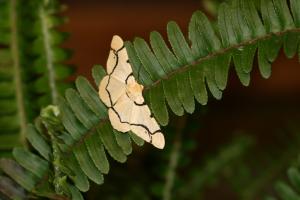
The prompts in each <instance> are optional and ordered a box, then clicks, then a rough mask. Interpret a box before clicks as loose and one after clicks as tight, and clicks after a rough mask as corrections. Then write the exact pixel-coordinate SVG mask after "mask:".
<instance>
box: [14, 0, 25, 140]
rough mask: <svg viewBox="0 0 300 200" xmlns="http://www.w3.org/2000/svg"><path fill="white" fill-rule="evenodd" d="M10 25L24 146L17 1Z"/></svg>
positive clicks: (21, 135)
mask: <svg viewBox="0 0 300 200" xmlns="http://www.w3.org/2000/svg"><path fill="white" fill-rule="evenodd" d="M10 25H11V54H12V58H13V71H14V82H15V87H16V98H17V107H18V115H19V120H20V141H21V143H22V144H23V145H26V135H25V134H26V126H27V118H26V116H27V115H26V109H25V102H24V94H23V89H22V75H21V72H22V70H21V65H20V54H19V49H20V48H19V38H18V16H17V0H11V5H10Z"/></svg>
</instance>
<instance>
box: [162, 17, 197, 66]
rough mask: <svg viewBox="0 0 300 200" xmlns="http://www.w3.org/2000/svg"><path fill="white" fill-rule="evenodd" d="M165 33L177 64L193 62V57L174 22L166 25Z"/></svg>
mask: <svg viewBox="0 0 300 200" xmlns="http://www.w3.org/2000/svg"><path fill="white" fill-rule="evenodd" d="M167 33H168V38H169V42H170V44H171V46H172V49H173V51H174V53H175V55H176V57H177V59H178V61H179V63H180V64H182V65H184V64H187V63H190V62H193V61H194V55H193V54H192V51H191V49H190V47H189V45H188V44H187V42H186V40H185V38H184V36H183V33H182V32H181V30H180V28H179V26H178V25H177V24H176V22H173V21H171V22H169V23H168V25H167Z"/></svg>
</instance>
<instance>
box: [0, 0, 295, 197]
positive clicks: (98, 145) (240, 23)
mask: <svg viewBox="0 0 300 200" xmlns="http://www.w3.org/2000/svg"><path fill="white" fill-rule="evenodd" d="M50 2H51V1H50ZM290 4H291V8H293V9H292V10H291V11H290V10H289V7H288V5H287V1H285V0H262V1H261V7H260V10H257V8H256V7H255V6H254V5H253V4H252V2H251V1H246V0H233V1H232V3H230V4H227V3H224V4H222V6H221V7H220V10H219V17H218V23H217V24H218V26H217V28H215V27H214V26H213V25H212V24H211V23H210V21H209V20H208V19H207V17H206V16H205V15H204V14H203V13H201V12H200V11H197V12H195V14H194V15H193V16H192V18H191V22H190V25H189V42H187V40H186V39H185V37H184V35H183V33H182V32H181V30H180V28H179V26H178V25H177V24H176V23H175V22H170V23H169V24H168V27H167V33H168V39H169V42H170V45H171V47H172V50H170V49H169V48H168V45H167V44H166V43H165V42H164V41H163V39H162V36H161V35H160V34H159V33H157V32H153V33H151V35H150V44H151V48H150V47H149V45H148V44H147V43H146V42H145V41H144V40H143V39H141V38H136V39H135V40H134V42H133V43H131V42H126V49H127V51H128V54H129V58H130V62H131V64H132V67H133V72H134V75H135V77H136V79H137V80H138V81H139V82H140V83H142V84H143V85H145V86H146V89H145V97H146V99H147V101H148V103H149V105H150V107H151V110H152V112H153V113H154V116H155V117H156V119H157V120H158V121H159V123H160V124H161V125H167V124H168V121H169V114H168V109H167V104H168V106H169V107H170V109H171V110H172V111H173V112H174V113H175V114H176V115H179V116H181V115H183V114H184V112H185V111H186V112H188V113H193V112H194V110H195V100H194V99H196V100H197V101H198V102H199V103H201V104H206V103H207V100H208V91H207V90H209V91H210V92H211V94H212V95H213V96H214V97H215V98H216V99H221V97H222V92H223V90H224V89H225V88H226V85H227V78H228V73H229V69H230V64H231V63H233V65H234V66H235V71H236V72H237V75H238V77H239V78H240V80H241V82H242V84H243V85H248V84H249V82H250V72H251V70H252V67H253V59H254V57H255V53H256V52H257V55H258V62H259V69H260V72H261V74H262V76H263V77H265V78H267V77H269V76H270V74H271V63H272V62H273V61H274V60H275V59H276V57H277V54H278V51H279V50H280V48H281V47H282V45H283V46H284V49H285V52H286V54H287V55H288V57H291V56H293V55H294V54H296V52H297V51H299V32H300V29H299V28H300V23H299V22H300V18H299V16H300V14H299V12H300V3H299V1H297V0H290ZM275 10H276V12H275ZM228 11H229V12H228ZM260 14H261V15H260ZM260 16H262V18H261V17H260ZM43 17H45V16H43ZM56 21H57V20H53V23H54V24H56ZM41 27H44V26H41ZM41 30H44V29H43V28H42V29H41ZM50 30H51V29H50ZM42 32H43V31H42ZM50 32H51V31H49V32H48V34H49V33H50ZM43 33H44V32H43ZM288 34H292V35H293V38H294V42H291V39H290V38H289V36H287V35H288ZM48 36H49V35H48ZM53 37H54V36H53ZM54 38H55V37H54ZM59 38H61V37H59ZM35 39H36V43H37V44H36V45H35V46H36V47H37V48H38V49H40V50H41V49H42V50H43V51H47V50H49V47H53V46H55V47H57V46H56V45H55V44H56V42H54V43H51V42H49V41H48V42H49V43H47V42H46V43H45V42H39V41H44V40H45V39H46V37H45V35H43V38H35ZM57 40H58V41H60V39H57ZM55 41H56V40H55ZM51 44H54V45H53V46H51ZM41 45H45V46H44V47H45V48H39V47H40V46H41ZM47 46H48V47H47ZM56 50H57V49H56V48H54V51H53V54H52V56H53V57H52V56H51V55H50V56H49V52H48V53H47V52H46V55H48V56H46V57H43V56H40V55H38V56H37V57H38V59H37V60H36V66H41V65H39V64H38V63H43V64H44V65H45V66H48V68H47V69H43V70H40V71H41V72H43V71H44V72H47V71H48V70H49V69H50V68H51V69H52V67H50V68H49V66H50V65H49V62H50V63H52V64H51V65H52V66H55V64H56V63H57V62H61V61H62V60H64V59H65V58H66V54H65V53H61V51H60V50H58V51H56ZM37 52H39V51H36V53H37ZM51 60H52V61H51ZM52 72H53V71H52ZM105 75H106V72H105V71H104V69H103V67H101V66H95V67H94V68H93V77H94V80H95V84H96V85H97V86H98V85H99V82H100V80H101V79H102V78H103V77H104V76H105ZM51 79H52V80H50V79H49V82H52V86H53V83H54V82H53V77H52V78H51ZM45 80H47V79H43V76H41V79H39V80H38V81H40V82H47V81H45ZM38 81H37V82H35V84H36V85H38V83H39V82H38ZM50 85H51V84H50ZM50 88H51V86H50ZM38 91H40V92H41V93H44V92H47V91H49V90H48V89H46V90H43V89H42V88H38ZM48 94H51V93H49V92H48ZM53 96H55V95H52V97H53ZM58 105H59V112H60V115H59V116H58V115H55V114H54V115H53V116H54V117H53V116H52V117H53V118H52V117H50V120H49V119H48V118H47V117H46V118H45V116H42V118H43V120H44V121H43V123H44V125H45V126H46V128H47V131H46V137H45V134H44V135H43V131H41V130H39V127H38V126H35V127H33V126H31V128H30V129H28V130H27V131H28V132H30V131H31V132H32V131H33V132H34V133H29V134H27V135H28V139H29V141H30V142H31V144H32V146H33V147H34V148H36V149H37V152H39V154H40V155H39V156H37V155H35V154H33V153H31V152H28V151H26V150H21V149H16V150H15V151H14V157H15V159H16V160H17V161H18V163H19V164H20V166H22V169H23V170H24V172H23V171H22V173H20V174H18V175H14V174H12V172H11V171H10V170H9V169H8V168H9V167H7V166H5V164H4V166H1V168H2V169H3V171H4V172H5V173H6V174H8V175H9V176H11V177H12V178H13V179H14V180H15V181H16V182H18V183H19V184H20V185H21V186H22V187H24V188H25V189H26V190H27V191H29V192H32V193H35V194H37V195H41V196H46V195H49V194H52V193H53V192H56V193H62V194H63V195H66V196H68V197H72V198H73V197H74V198H75V195H77V194H80V193H79V191H82V192H85V191H87V190H88V189H89V187H90V185H89V181H88V180H91V181H93V182H95V183H96V184H102V183H103V181H104V176H103V174H107V173H108V172H109V168H110V167H109V159H108V155H107V154H109V155H110V157H112V158H113V159H115V160H116V161H118V162H121V163H124V162H126V160H127V156H128V155H129V154H130V153H131V152H132V141H134V142H135V143H137V144H139V145H141V144H142V143H143V141H142V140H141V139H138V138H137V137H136V136H134V135H133V134H130V133H118V132H116V131H115V130H113V128H112V126H111V124H110V122H109V120H108V116H107V108H106V107H105V106H104V104H103V103H102V102H101V101H100V99H99V97H98V93H97V91H96V90H95V89H94V87H93V86H92V85H91V84H90V83H89V82H88V81H87V79H85V78H83V77H79V78H78V79H77V80H76V89H68V90H67V91H66V92H65V98H61V99H59V100H58ZM53 112H54V111H53ZM52 120H53V121H52ZM53 124H54V126H53ZM47 136H48V137H49V136H50V138H47ZM35 137H38V139H34V138H35ZM44 137H45V138H47V140H45V139H44ZM36 141H40V142H36ZM42 141H43V142H42ZM42 144H43V145H42ZM50 151H51V153H50ZM21 155H26V156H27V157H28V159H29V160H24V156H21ZM28 161H30V162H28ZM3 162H5V161H3ZM8 163H13V164H11V165H19V164H16V163H15V161H8ZM33 169H35V170H33ZM24 174H25V175H24ZM53 174H54V175H53ZM45 176H52V179H50V180H51V181H52V182H51V183H52V184H53V185H55V187H54V188H53V187H52V188H50V189H49V188H48V189H46V191H45V192H43V193H37V192H35V191H39V189H37V190H35V188H36V187H37V186H39V185H41V184H40V183H43V184H46V183H44V181H42V180H43V177H45ZM40 181H41V182H40ZM53 185H51V186H53ZM73 185H74V186H73Z"/></svg>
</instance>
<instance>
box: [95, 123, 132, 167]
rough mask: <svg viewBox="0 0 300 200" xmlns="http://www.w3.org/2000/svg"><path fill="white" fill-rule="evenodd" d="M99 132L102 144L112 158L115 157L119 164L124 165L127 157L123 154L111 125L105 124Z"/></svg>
mask: <svg viewBox="0 0 300 200" xmlns="http://www.w3.org/2000/svg"><path fill="white" fill-rule="evenodd" d="M97 130H98V134H99V136H100V138H101V141H102V143H103V144H104V146H105V148H106V149H107V151H108V153H109V154H110V155H111V157H113V158H114V159H115V160H116V161H118V162H121V163H124V162H125V161H126V160H127V157H126V155H125V154H124V153H123V150H122V149H121V147H119V145H118V144H117V141H116V138H115V137H114V133H113V128H112V127H111V125H110V124H108V123H105V124H103V125H102V126H101V127H100V128H99V129H97Z"/></svg>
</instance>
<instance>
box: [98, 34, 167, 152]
mask: <svg viewBox="0 0 300 200" xmlns="http://www.w3.org/2000/svg"><path fill="white" fill-rule="evenodd" d="M106 71H107V75H106V76H105V77H104V78H103V79H102V80H101V82H100V85H99V96H100V99H101V100H102V102H103V103H104V104H105V105H106V106H107V107H108V116H109V120H110V122H111V125H112V127H113V128H114V129H116V130H118V131H120V132H128V131H132V132H133V133H134V134H136V135H137V136H138V137H140V138H142V139H143V140H145V141H146V142H149V143H151V144H152V145H154V146H155V147H157V148H159V149H163V148H164V146H165V138H164V135H163V134H162V132H161V129H160V126H159V125H158V123H157V121H156V120H155V119H154V118H153V116H152V115H151V111H150V109H149V107H148V105H147V104H146V103H145V100H144V97H143V89H144V87H143V85H140V84H139V83H138V82H137V81H136V80H135V78H134V76H133V73H132V67H131V64H130V62H129V58H128V54H127V51H126V48H125V46H124V42H123V40H122V39H121V38H120V37H119V36H117V35H115V36H113V38H112V42H111V49H110V52H109V56H108V60H107V64H106Z"/></svg>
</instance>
